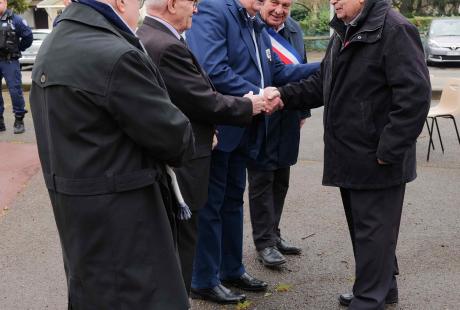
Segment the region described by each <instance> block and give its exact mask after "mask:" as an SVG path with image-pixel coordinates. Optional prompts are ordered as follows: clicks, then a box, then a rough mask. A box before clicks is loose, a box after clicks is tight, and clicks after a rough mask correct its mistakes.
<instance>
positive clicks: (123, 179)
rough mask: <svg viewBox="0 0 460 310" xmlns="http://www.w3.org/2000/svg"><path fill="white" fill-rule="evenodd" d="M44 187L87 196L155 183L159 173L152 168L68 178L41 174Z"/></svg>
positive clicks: (128, 189) (127, 189)
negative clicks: (94, 176) (91, 176)
mask: <svg viewBox="0 0 460 310" xmlns="http://www.w3.org/2000/svg"><path fill="white" fill-rule="evenodd" d="M43 176H44V178H45V183H46V187H47V188H48V189H49V190H52V191H54V192H56V193H61V194H66V195H74V196H89V195H103V194H111V193H119V192H125V191H130V190H135V189H139V188H143V187H146V186H148V185H151V184H153V183H156V182H157V181H158V180H159V179H160V174H159V173H158V171H157V170H154V169H144V170H139V171H135V172H131V173H126V174H120V175H113V176H104V177H99V178H86V179H69V178H63V177H59V176H56V175H54V174H48V173H44V174H43Z"/></svg>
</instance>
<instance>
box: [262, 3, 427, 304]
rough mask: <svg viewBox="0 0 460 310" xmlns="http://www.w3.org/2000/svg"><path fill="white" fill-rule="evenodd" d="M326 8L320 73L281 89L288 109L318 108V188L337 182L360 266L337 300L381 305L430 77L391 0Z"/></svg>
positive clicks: (394, 293) (387, 296)
mask: <svg viewBox="0 0 460 310" xmlns="http://www.w3.org/2000/svg"><path fill="white" fill-rule="evenodd" d="M331 4H332V5H333V6H334V9H335V16H334V18H333V19H332V21H331V27H332V28H333V29H334V34H333V36H332V38H331V41H330V43H329V46H328V48H327V51H326V55H325V57H324V60H323V62H322V65H321V70H320V71H319V72H318V73H317V74H315V75H314V76H312V77H311V78H310V79H307V80H304V81H301V82H299V83H293V84H290V85H287V86H285V87H281V88H279V92H280V93H281V98H282V101H283V102H284V103H285V104H286V107H287V108H294V107H297V108H299V107H303V108H305V107H309V108H314V107H318V106H321V105H323V104H324V144H325V148H324V174H323V184H324V185H329V186H337V187H340V193H341V195H342V201H343V205H344V208H345V214H346V218H347V222H348V227H349V231H350V236H351V241H352V245H353V252H354V256H355V262H356V276H355V283H354V286H353V294H342V295H341V296H340V297H339V301H340V303H341V304H342V305H349V309H353V310H357V309H376V310H380V309H384V306H385V303H395V302H397V301H398V288H397V284H396V278H395V275H396V274H397V273H398V268H397V261H396V256H395V250H396V243H397V239H398V232H399V224H400V220H401V211H402V205H403V200H404V193H405V187H406V183H407V182H410V181H412V180H414V179H415V178H416V158H415V144H416V139H417V137H418V135H419V134H420V132H421V130H422V128H423V124H424V122H425V119H426V116H427V113H428V110H429V106H430V100H431V88H430V79H429V74H428V70H427V67H426V64H425V59H424V55H423V47H422V43H421V40H420V36H419V33H418V31H417V28H415V26H413V25H412V24H410V23H409V22H408V21H407V20H406V19H405V18H404V17H403V16H401V15H400V14H399V13H397V12H396V11H395V10H393V9H392V8H391V7H390V4H389V3H388V2H387V1H379V0H332V1H331ZM274 93H276V91H275V90H273V92H272V91H268V90H266V91H265V95H266V96H267V98H272V97H273V95H274Z"/></svg>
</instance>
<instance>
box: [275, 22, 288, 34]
mask: <svg viewBox="0 0 460 310" xmlns="http://www.w3.org/2000/svg"><path fill="white" fill-rule="evenodd" d="M285 27H286V26H285V24H284V23H282V24H281V25H280V26H279V27H278V29H275V31H276V32H280V31H281V30H283V29H284V28H285Z"/></svg>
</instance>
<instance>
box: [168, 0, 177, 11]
mask: <svg viewBox="0 0 460 310" xmlns="http://www.w3.org/2000/svg"><path fill="white" fill-rule="evenodd" d="M168 11H169V13H172V14H174V13H176V0H168Z"/></svg>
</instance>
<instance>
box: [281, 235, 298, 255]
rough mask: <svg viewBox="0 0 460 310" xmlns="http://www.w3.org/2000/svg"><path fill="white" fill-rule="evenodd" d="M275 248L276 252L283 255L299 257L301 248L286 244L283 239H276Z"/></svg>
mask: <svg viewBox="0 0 460 310" xmlns="http://www.w3.org/2000/svg"><path fill="white" fill-rule="evenodd" d="M276 247H277V248H278V251H280V252H281V253H283V254H285V255H299V254H300V253H302V249H301V248H298V247H296V246H293V245H291V244H289V243H287V241H286V240H284V239H283V238H279V239H278V241H277V242H276Z"/></svg>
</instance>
